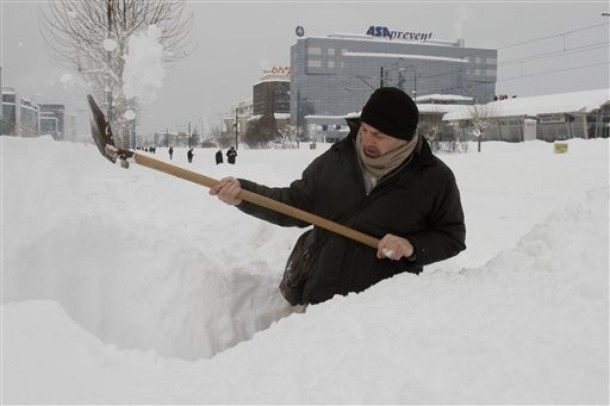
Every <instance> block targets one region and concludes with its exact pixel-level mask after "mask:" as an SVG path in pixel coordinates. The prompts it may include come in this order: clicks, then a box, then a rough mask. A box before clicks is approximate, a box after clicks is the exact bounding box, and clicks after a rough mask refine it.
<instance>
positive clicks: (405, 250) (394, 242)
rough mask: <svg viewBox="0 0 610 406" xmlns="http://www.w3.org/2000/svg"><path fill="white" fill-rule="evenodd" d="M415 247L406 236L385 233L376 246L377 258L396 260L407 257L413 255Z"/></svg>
mask: <svg viewBox="0 0 610 406" xmlns="http://www.w3.org/2000/svg"><path fill="white" fill-rule="evenodd" d="M414 251H415V248H413V245H412V244H411V243H410V242H409V240H407V239H406V238H402V237H398V236H396V235H393V234H386V235H385V236H384V237H383V238H382V239H381V240H379V245H378V246H377V258H379V259H382V258H389V259H391V260H393V261H398V260H400V259H401V258H408V257H410V256H411V255H413V253H414Z"/></svg>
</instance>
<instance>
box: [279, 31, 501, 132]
mask: <svg viewBox="0 0 610 406" xmlns="http://www.w3.org/2000/svg"><path fill="white" fill-rule="evenodd" d="M364 31H365V33H363V34H331V35H328V36H326V37H302V38H299V39H298V40H297V43H296V44H294V45H293V46H292V47H291V50H290V60H291V68H292V76H291V86H290V87H291V93H290V113H291V124H292V125H295V126H297V127H298V128H299V131H300V132H301V134H302V135H303V136H304V137H307V136H308V135H309V136H311V135H312V133H314V134H317V135H318V136H319V135H320V134H319V133H320V130H321V129H322V131H324V128H326V129H327V130H328V131H332V132H333V136H332V137H331V138H336V137H339V138H340V137H341V136H344V134H345V133H346V128H345V127H344V125H345V122H344V120H343V117H344V116H345V115H346V114H348V113H352V112H358V111H360V109H361V108H362V106H363V105H364V103H366V101H367V99H368V97H369V96H370V94H371V92H372V91H373V90H374V89H376V88H378V87H380V86H394V87H399V88H401V89H403V90H404V91H405V92H407V93H408V94H410V95H411V96H412V97H413V98H414V99H415V98H417V97H420V96H427V95H431V94H440V95H456V96H464V97H468V98H471V99H472V100H473V101H474V102H475V103H486V102H489V101H491V100H493V97H494V94H495V86H496V68H497V51H496V50H493V49H480V48H467V47H465V46H464V41H463V40H458V41H455V42H450V41H442V40H435V39H432V37H433V35H432V33H405V32H396V31H390V30H388V29H387V28H385V27H369V28H368V30H366V29H365V30H364ZM323 135H324V134H323Z"/></svg>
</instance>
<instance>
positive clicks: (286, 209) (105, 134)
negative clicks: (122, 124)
mask: <svg viewBox="0 0 610 406" xmlns="http://www.w3.org/2000/svg"><path fill="white" fill-rule="evenodd" d="M87 99H88V101H89V107H90V108H91V113H92V115H93V120H92V122H91V134H92V135H93V140H94V141H95V144H96V145H97V147H98V149H99V150H100V152H101V153H102V155H103V156H104V157H105V158H107V159H108V160H110V161H111V162H113V163H118V164H120V165H121V166H122V167H123V168H128V167H129V162H135V163H137V164H138V165H142V166H146V167H147V168H151V169H155V170H157V171H161V172H164V173H167V174H168V175H173V176H176V177H178V178H181V179H184V180H188V181H190V182H194V183H197V184H199V185H201V186H205V187H207V188H210V187H212V186H214V185H216V184H217V183H219V181H218V180H216V179H213V178H210V177H207V176H205V175H202V174H199V173H197V172H193V171H189V170H187V169H184V168H180V167H178V166H175V165H171V164H168V163H167V162H163V161H160V160H158V159H155V158H151V157H150V156H147V155H144V154H141V153H138V152H136V151H133V150H131V149H128V150H125V149H120V148H118V147H116V146H115V143H114V141H115V140H114V137H113V135H112V129H111V128H110V125H109V124H108V121H107V120H106V116H105V115H104V113H103V112H102V110H101V109H100V108H99V106H98V105H97V103H96V102H95V100H94V99H93V97H92V96H91V95H87ZM238 197H239V198H240V199H242V200H245V201H247V202H250V203H253V204H256V205H258V206H261V207H265V208H267V209H271V210H274V211H276V212H279V213H282V214H285V215H287V216H290V217H293V218H296V219H299V220H302V221H305V222H307V223H310V224H313V225H316V226H318V227H321V228H323V229H325V230H328V231H332V232H333V233H336V234H339V235H341V236H343V237H347V238H349V239H352V240H354V241H357V242H360V243H362V244H364V245H367V246H369V247H371V248H374V249H377V245H378V242H379V240H378V239H377V238H375V237H371V236H369V235H367V234H364V233H362V232H360V231H357V230H354V229H352V228H349V227H346V226H344V225H342V224H339V223H335V222H334V221H331V220H328V219H325V218H323V217H320V216H317V215H315V214H312V213H309V212H306V211H304V210H301V209H297V208H296V207H292V206H289V205H287V204H284V203H281V202H278V201H277V200H273V199H270V198H268V197H265V196H262V195H259V194H257V193H253V192H250V191H248V190H242V191H241V192H240V194H239V195H238Z"/></svg>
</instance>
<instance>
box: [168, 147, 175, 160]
mask: <svg viewBox="0 0 610 406" xmlns="http://www.w3.org/2000/svg"><path fill="white" fill-rule="evenodd" d="M169 159H174V147H169Z"/></svg>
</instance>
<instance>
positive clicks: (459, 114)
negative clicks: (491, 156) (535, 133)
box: [443, 89, 610, 121]
mask: <svg viewBox="0 0 610 406" xmlns="http://www.w3.org/2000/svg"><path fill="white" fill-rule="evenodd" d="M608 101H610V89H595V90H585V91H580V92H570V93H556V94H548V95H543V96H532V97H517V98H514V99H506V100H500V101H494V102H490V103H487V104H486V105H485V109H488V110H489V111H490V112H492V115H493V116H494V117H510V116H525V115H536V114H553V113H570V112H582V113H588V112H591V111H594V110H597V109H599V108H600V107H601V106H603V105H604V104H606V103H608ZM466 107H468V106H466ZM470 111H471V110H470V109H468V108H466V109H463V110H459V111H455V112H453V113H448V114H446V115H445V116H444V117H443V120H445V121H451V120H466V119H469V118H471V114H470Z"/></svg>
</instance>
